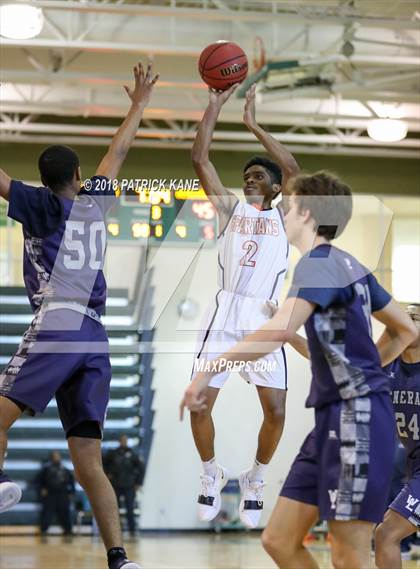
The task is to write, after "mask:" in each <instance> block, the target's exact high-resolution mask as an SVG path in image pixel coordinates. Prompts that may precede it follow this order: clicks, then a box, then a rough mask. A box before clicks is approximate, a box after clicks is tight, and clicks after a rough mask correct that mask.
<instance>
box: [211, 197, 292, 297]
mask: <svg viewBox="0 0 420 569" xmlns="http://www.w3.org/2000/svg"><path fill="white" fill-rule="evenodd" d="M218 247H219V287H220V288H221V289H222V290H225V291H228V292H230V293H234V294H239V295H241V296H247V297H251V298H259V299H265V300H272V301H276V300H277V299H278V296H279V292H280V290H281V287H282V285H283V281H284V277H285V274H286V269H287V257H288V252H289V246H288V243H287V238H286V234H285V231H284V226H283V220H282V218H281V214H280V211H279V210H278V208H277V207H274V208H272V209H269V210H258V209H257V208H256V207H254V206H252V205H249V204H247V203H241V202H237V204H236V206H235V207H234V209H233V211H232V215H231V217H230V220H229V222H228V224H227V226H226V228H225V229H224V231H223V233H222V234H221V235H220V237H219V240H218Z"/></svg>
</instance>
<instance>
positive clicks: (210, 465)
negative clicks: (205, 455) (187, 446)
mask: <svg viewBox="0 0 420 569" xmlns="http://www.w3.org/2000/svg"><path fill="white" fill-rule="evenodd" d="M202 465H203V470H204V474H206V476H211V477H212V478H216V474H217V462H216V458H214V457H213V458H212V459H211V460H208V461H207V462H203V463H202Z"/></svg>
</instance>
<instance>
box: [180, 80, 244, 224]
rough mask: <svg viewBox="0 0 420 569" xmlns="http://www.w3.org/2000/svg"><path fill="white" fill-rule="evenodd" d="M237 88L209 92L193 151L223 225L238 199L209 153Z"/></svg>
mask: <svg viewBox="0 0 420 569" xmlns="http://www.w3.org/2000/svg"><path fill="white" fill-rule="evenodd" d="M236 87H237V86H236V85H234V86H233V87H231V88H230V89H228V90H227V91H223V92H216V91H212V90H209V104H208V106H207V109H206V111H205V113H204V115H203V118H202V119H201V122H200V123H199V125H198V130H197V136H196V138H195V141H194V144H193V147H192V151H191V158H192V163H193V166H194V170H195V172H196V174H197V176H198V178H199V180H200V182H201V185H202V187H203V189H204V191H205V193H206V195H207V197H208V199H209V200H210V202H211V203H212V204H213V205H214V207H215V208H216V211H217V213H218V214H219V216H220V217H221V219H220V221H221V223H223V218H225V219H226V220H227V218H228V217H229V215H230V213H231V210H232V208H233V206H234V204H235V202H236V201H237V199H236V197H235V195H234V194H233V193H232V192H229V191H228V190H227V189H226V188H225V187H224V186H223V184H222V182H221V181H220V178H219V175H218V173H217V171H216V168H215V167H214V165H213V164H212V162H211V161H210V158H209V152H210V144H211V141H212V138H213V132H214V128H215V126H216V122H217V118H218V116H219V113H220V110H221V108H222V106H223V105H224V103H225V102H226V101H227V100H228V99H229V97H230V96H231V95H232V93H233V92H234V91H235V89H236Z"/></svg>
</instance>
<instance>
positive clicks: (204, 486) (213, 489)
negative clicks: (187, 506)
mask: <svg viewBox="0 0 420 569" xmlns="http://www.w3.org/2000/svg"><path fill="white" fill-rule="evenodd" d="M200 479H201V489H200V494H199V496H198V519H199V520H200V521H202V522H210V521H211V520H214V518H215V517H216V516H217V514H218V513H219V512H220V507H221V505H222V499H221V496H220V493H221V491H222V490H223V488H224V487H225V486H226V484H227V482H228V479H229V477H228V472H227V470H226V469H225V468H223V467H222V466H220V465H219V464H218V465H217V474H216V477H215V478H213V476H208V475H207V474H201V475H200Z"/></svg>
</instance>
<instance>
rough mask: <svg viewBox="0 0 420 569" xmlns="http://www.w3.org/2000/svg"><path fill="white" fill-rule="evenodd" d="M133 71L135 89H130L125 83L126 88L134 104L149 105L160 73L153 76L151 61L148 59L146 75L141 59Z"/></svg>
mask: <svg viewBox="0 0 420 569" xmlns="http://www.w3.org/2000/svg"><path fill="white" fill-rule="evenodd" d="M133 72H134V89H130V87H128V86H127V85H124V89H125V90H126V93H127V95H128V96H129V97H130V99H131V102H132V103H133V104H139V103H143V104H144V105H147V104H148V103H149V100H150V95H151V94H152V91H153V87H154V86H155V84H156V81H157V80H158V79H159V73H157V74H156V75H155V76H154V77H153V72H152V63H151V61H148V64H147V71H146V75H145V74H144V69H143V65H142V63H141V61H140V62H139V63H138V64H137V65H135V66H134V68H133Z"/></svg>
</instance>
